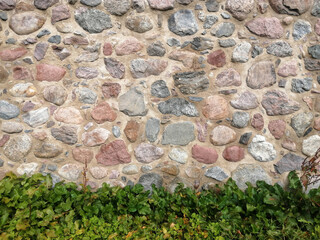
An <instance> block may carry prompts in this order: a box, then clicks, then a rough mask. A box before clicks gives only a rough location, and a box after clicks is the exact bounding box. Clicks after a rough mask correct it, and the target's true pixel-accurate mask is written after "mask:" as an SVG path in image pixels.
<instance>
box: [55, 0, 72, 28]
mask: <svg viewBox="0 0 320 240" xmlns="http://www.w3.org/2000/svg"><path fill="white" fill-rule="evenodd" d="M70 17H71V14H70V11H69V8H68V6H67V5H64V4H61V5H59V6H56V7H54V8H52V15H51V24H55V23H56V22H59V21H62V20H66V19H69V18H70Z"/></svg>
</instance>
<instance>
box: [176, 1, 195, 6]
mask: <svg viewBox="0 0 320 240" xmlns="http://www.w3.org/2000/svg"><path fill="white" fill-rule="evenodd" d="M176 1H177V2H178V3H180V4H182V5H188V4H190V3H192V2H193V0H176Z"/></svg>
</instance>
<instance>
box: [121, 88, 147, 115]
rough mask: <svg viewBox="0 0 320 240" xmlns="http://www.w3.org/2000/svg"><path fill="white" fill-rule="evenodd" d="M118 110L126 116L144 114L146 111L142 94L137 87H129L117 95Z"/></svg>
mask: <svg viewBox="0 0 320 240" xmlns="http://www.w3.org/2000/svg"><path fill="white" fill-rule="evenodd" d="M119 110H120V111H121V112H123V113H124V114H126V115H128V116H145V115H146V114H147V112H148V109H147V108H146V105H145V102H144V95H143V93H142V92H141V91H139V89H138V88H136V87H135V88H131V89H130V90H129V91H128V92H126V93H125V94H123V95H121V96H120V97H119Z"/></svg>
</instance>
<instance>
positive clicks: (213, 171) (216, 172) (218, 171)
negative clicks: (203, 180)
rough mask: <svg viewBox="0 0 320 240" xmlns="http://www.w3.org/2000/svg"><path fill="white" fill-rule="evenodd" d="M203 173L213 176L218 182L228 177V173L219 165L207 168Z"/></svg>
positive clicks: (209, 176)
mask: <svg viewBox="0 0 320 240" xmlns="http://www.w3.org/2000/svg"><path fill="white" fill-rule="evenodd" d="M204 175H205V176H206V177H208V178H213V179H215V180H217V181H220V182H222V181H223V180H225V179H227V178H228V177H229V175H228V174H227V173H226V172H225V171H224V170H223V169H222V168H221V167H218V166H217V167H212V168H209V169H208V170H207V171H206V173H205V174H204Z"/></svg>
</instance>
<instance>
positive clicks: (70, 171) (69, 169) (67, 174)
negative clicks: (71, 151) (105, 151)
mask: <svg viewBox="0 0 320 240" xmlns="http://www.w3.org/2000/svg"><path fill="white" fill-rule="evenodd" d="M81 172H82V166H80V165H78V164H71V163H69V164H65V165H63V166H62V167H61V168H60V169H59V170H58V174H59V175H60V176H61V177H63V178H65V179H67V180H70V181H76V180H77V179H78V178H79V176H80V174H81Z"/></svg>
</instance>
